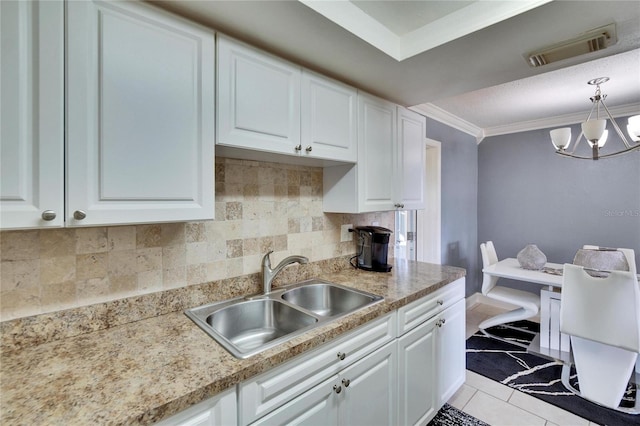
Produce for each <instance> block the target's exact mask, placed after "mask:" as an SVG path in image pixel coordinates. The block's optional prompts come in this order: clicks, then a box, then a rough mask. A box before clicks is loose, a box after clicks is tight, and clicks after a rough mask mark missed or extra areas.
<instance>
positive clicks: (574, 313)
mask: <svg viewBox="0 0 640 426" xmlns="http://www.w3.org/2000/svg"><path fill="white" fill-rule="evenodd" d="M560 331H561V332H563V333H566V334H569V335H571V336H578V337H582V338H585V339H588V340H592V341H595V342H600V343H604V344H606V345H611V346H616V347H619V348H623V349H626V350H629V351H633V352H640V287H639V285H638V280H637V278H636V276H635V274H633V273H632V272H627V271H612V272H611V273H610V274H609V276H608V277H606V278H596V277H592V276H590V275H589V274H587V273H586V272H585V271H584V268H583V267H582V266H577V265H571V264H565V265H564V276H563V283H562V299H561V304H560Z"/></svg>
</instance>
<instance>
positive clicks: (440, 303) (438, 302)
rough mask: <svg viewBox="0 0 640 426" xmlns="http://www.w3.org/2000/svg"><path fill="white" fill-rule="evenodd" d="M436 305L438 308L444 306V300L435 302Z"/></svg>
mask: <svg viewBox="0 0 640 426" xmlns="http://www.w3.org/2000/svg"><path fill="white" fill-rule="evenodd" d="M436 303H437V304H438V305H440V306H442V305H444V300H436Z"/></svg>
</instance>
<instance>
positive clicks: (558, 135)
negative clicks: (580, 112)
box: [549, 127, 571, 151]
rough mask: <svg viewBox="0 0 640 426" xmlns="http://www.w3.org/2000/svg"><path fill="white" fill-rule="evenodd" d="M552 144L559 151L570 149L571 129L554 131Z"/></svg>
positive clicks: (552, 132) (565, 128)
mask: <svg viewBox="0 0 640 426" xmlns="http://www.w3.org/2000/svg"><path fill="white" fill-rule="evenodd" d="M549 133H550V134H551V143H552V144H553V146H554V147H555V148H556V151H557V150H559V149H560V150H563V149H569V145H570V144H571V127H563V128H561V129H553V130H552V131H551V132H549Z"/></svg>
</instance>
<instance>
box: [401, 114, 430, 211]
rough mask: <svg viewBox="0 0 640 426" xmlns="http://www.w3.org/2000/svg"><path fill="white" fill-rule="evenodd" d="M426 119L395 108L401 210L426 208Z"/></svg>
mask: <svg viewBox="0 0 640 426" xmlns="http://www.w3.org/2000/svg"><path fill="white" fill-rule="evenodd" d="M426 121H427V120H426V118H425V117H424V116H422V115H420V114H417V113H415V112H413V111H409V110H408V109H406V108H402V107H398V164H397V168H398V179H397V181H396V185H397V189H396V194H397V196H398V200H399V201H398V204H400V205H399V206H396V207H398V208H400V209H406V210H420V209H424V208H425V203H424V196H425V184H426V179H427V175H426V173H427V171H426V164H427V146H426V144H425V141H424V139H425V137H426Z"/></svg>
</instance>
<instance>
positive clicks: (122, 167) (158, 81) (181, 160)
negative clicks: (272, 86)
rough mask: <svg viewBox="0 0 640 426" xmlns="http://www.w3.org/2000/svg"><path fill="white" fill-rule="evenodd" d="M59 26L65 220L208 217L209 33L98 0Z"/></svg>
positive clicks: (148, 9)
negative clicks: (63, 64)
mask: <svg viewBox="0 0 640 426" xmlns="http://www.w3.org/2000/svg"><path fill="white" fill-rule="evenodd" d="M67 31H68V33H67V83H68V87H67V209H66V215H67V226H84V225H96V224H116V223H139V222H145V223H148V222H168V221H186V220H201V219H213V212H214V207H213V195H214V194H213V190H214V184H213V164H214V152H213V148H214V105H215V94H214V88H215V76H214V71H215V69H214V62H215V52H214V49H215V39H214V34H213V33H212V32H210V31H209V30H206V29H203V28H200V27H197V26H195V25H194V24H191V23H189V22H186V21H183V20H181V19H180V18H177V17H175V16H173V15H170V14H168V13H165V12H162V11H160V10H158V9H156V8H154V7H152V6H149V5H147V4H143V3H137V2H135V3H134V2H131V3H129V2H126V3H125V2H102V1H98V0H92V1H82V2H77V1H73V2H69V3H67ZM76 212H84V214H85V215H86V217H85V218H84V219H78V218H79V217H81V216H82V215H80V214H79V213H76Z"/></svg>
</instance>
